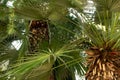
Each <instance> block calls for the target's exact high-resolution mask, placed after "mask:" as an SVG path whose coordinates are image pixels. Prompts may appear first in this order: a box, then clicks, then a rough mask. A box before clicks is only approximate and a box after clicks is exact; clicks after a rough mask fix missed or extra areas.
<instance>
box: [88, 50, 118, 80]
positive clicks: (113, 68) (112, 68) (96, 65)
mask: <svg viewBox="0 0 120 80" xmlns="http://www.w3.org/2000/svg"><path fill="white" fill-rule="evenodd" d="M86 53H87V54H88V56H89V57H88V68H89V69H88V71H87V73H86V79H87V80H120V53H119V52H113V51H111V52H109V51H104V50H100V49H90V50H87V51H86Z"/></svg>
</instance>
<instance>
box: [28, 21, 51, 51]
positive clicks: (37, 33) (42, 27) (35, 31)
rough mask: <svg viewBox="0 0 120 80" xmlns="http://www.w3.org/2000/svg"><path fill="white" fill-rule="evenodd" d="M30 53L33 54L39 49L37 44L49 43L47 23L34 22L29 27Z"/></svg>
mask: <svg viewBox="0 0 120 80" xmlns="http://www.w3.org/2000/svg"><path fill="white" fill-rule="evenodd" d="M29 41H30V52H34V51H36V50H37V49H38V48H39V43H40V44H42V42H43V41H49V32H48V24H47V21H44V20H34V21H31V25H30V37H29Z"/></svg>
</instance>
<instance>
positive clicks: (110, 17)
mask: <svg viewBox="0 0 120 80" xmlns="http://www.w3.org/2000/svg"><path fill="white" fill-rule="evenodd" d="M93 1H95V4H96V19H95V22H96V23H97V24H96V23H89V24H87V27H85V33H86V34H87V36H88V37H89V38H90V40H91V43H92V46H91V47H90V48H89V49H88V50H86V53H87V54H88V55H89V57H88V65H89V67H88V68H89V69H88V71H87V73H86V79H87V80H93V79H94V80H119V79H120V72H119V69H120V66H119V64H120V54H119V9H118V8H119V7H120V6H119V4H120V1H119V0H109V1H106V0H102V1H100V0H93ZM87 28H88V29H87Z"/></svg>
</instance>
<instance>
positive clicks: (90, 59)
mask: <svg viewBox="0 0 120 80" xmlns="http://www.w3.org/2000/svg"><path fill="white" fill-rule="evenodd" d="M23 1H25V2H19V1H18V3H19V4H18V3H17V2H16V5H15V6H16V7H15V9H14V10H15V12H16V13H17V14H19V15H21V17H22V16H24V17H25V18H27V19H29V20H31V19H32V21H31V22H34V21H35V20H36V19H37V20H39V19H41V20H46V19H47V20H48V19H49V20H50V21H49V22H47V23H48V25H49V30H50V31H47V33H48V32H49V41H50V43H49V44H47V46H46V43H44V44H42V45H40V46H39V47H38V46H37V49H38V50H37V52H34V53H35V54H32V55H31V56H26V55H25V54H26V53H27V54H28V53H29V49H27V48H26V46H27V47H28V46H30V45H29V43H28V42H29V39H28V37H29V36H28V35H29V30H30V29H29V27H26V28H24V30H25V33H24V34H21V35H20V40H22V41H23V42H22V43H23V44H22V46H21V48H20V50H19V56H20V57H22V58H20V57H19V58H18V62H17V63H16V65H14V66H13V67H12V68H11V69H10V70H9V71H8V72H7V73H6V74H5V75H9V76H10V78H16V79H18V80H25V79H26V80H39V79H42V80H75V71H77V72H78V73H79V74H80V75H81V74H84V73H85V69H86V68H85V67H86V64H85V59H84V55H83V54H81V55H80V54H79V53H80V52H81V53H82V52H83V51H85V53H86V54H87V55H88V56H87V66H88V71H87V73H86V79H87V80H119V79H120V71H119V69H120V66H119V64H120V53H119V48H120V45H119V43H120V40H119V37H120V33H119V29H120V28H119V15H120V13H119V4H120V1H119V0H109V1H106V0H102V1H101V0H93V1H94V3H95V6H96V14H95V19H92V20H94V21H90V20H89V19H88V18H87V17H85V16H86V15H84V14H82V13H81V14H78V12H79V11H80V12H81V10H79V9H78V7H77V8H73V9H74V10H76V11H78V12H77V13H76V14H74V15H75V16H76V17H78V18H75V19H71V18H68V17H66V15H67V13H68V12H67V11H68V10H67V9H68V7H71V6H70V5H68V1H67V0H66V1H64V0H61V1H54V0H53V1H52V0H51V1H50V2H44V1H43V2H41V1H40V2H39V1H37V2H36V1H31V0H23ZM46 1H47V0H46ZM74 1H76V0H74ZM74 1H73V3H74ZM60 2H63V3H64V4H63V5H58V4H59V3H60ZM24 3H25V4H26V5H24ZM40 4H42V6H43V7H44V8H45V9H47V8H48V10H44V8H42V7H39V5H40ZM43 4H46V5H43ZM53 5H54V6H56V7H57V9H58V11H55V10H54V6H53ZM65 5H67V7H66V6H65ZM72 7H73V6H72ZM60 8H62V12H61V9H60ZM39 9H41V10H42V11H40V10H39ZM35 12H38V13H35ZM60 12H61V15H58V13H60ZM74 12H75V11H74ZM74 12H73V13H74ZM39 14H41V15H39ZM43 14H44V15H43ZM83 15H84V16H83ZM80 18H81V19H80ZM76 19H77V20H76ZM37 20H36V21H37ZM24 21H27V20H24ZM27 22H28V21H27ZM28 25H29V24H27V26H28ZM30 26H32V25H30ZM67 26H71V27H67ZM75 26H76V27H75ZM64 30H65V31H64ZM31 32H32V30H31ZM33 32H34V30H33ZM68 33H69V34H68ZM78 33H80V35H78ZM50 34H51V36H50ZM63 34H64V35H63ZM76 35H77V37H76ZM47 36H48V34H47ZM53 37H54V38H53ZM42 40H43V41H44V39H42ZM37 42H39V41H37ZM30 43H31V44H32V42H30ZM42 43H43V42H42ZM32 46H33V45H32ZM35 46H36V44H35ZM86 48H87V49H86ZM35 49H36V47H35ZM36 53H37V54H36ZM86 54H85V55H86Z"/></svg>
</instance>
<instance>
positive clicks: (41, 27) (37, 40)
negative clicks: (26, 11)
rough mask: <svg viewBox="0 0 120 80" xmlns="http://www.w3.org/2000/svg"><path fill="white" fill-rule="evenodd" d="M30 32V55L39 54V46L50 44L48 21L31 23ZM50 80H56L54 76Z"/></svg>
mask: <svg viewBox="0 0 120 80" xmlns="http://www.w3.org/2000/svg"><path fill="white" fill-rule="evenodd" d="M29 31H30V37H29V41H30V48H29V52H30V54H31V53H32V54H33V53H34V52H38V49H39V48H40V45H39V44H43V42H44V41H46V42H48V43H49V30H48V23H47V21H46V20H33V21H31V23H30V29H29ZM37 77H38V76H37ZM39 80H40V79H39ZM49 80H55V79H54V75H53V74H51V75H50V77H49Z"/></svg>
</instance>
